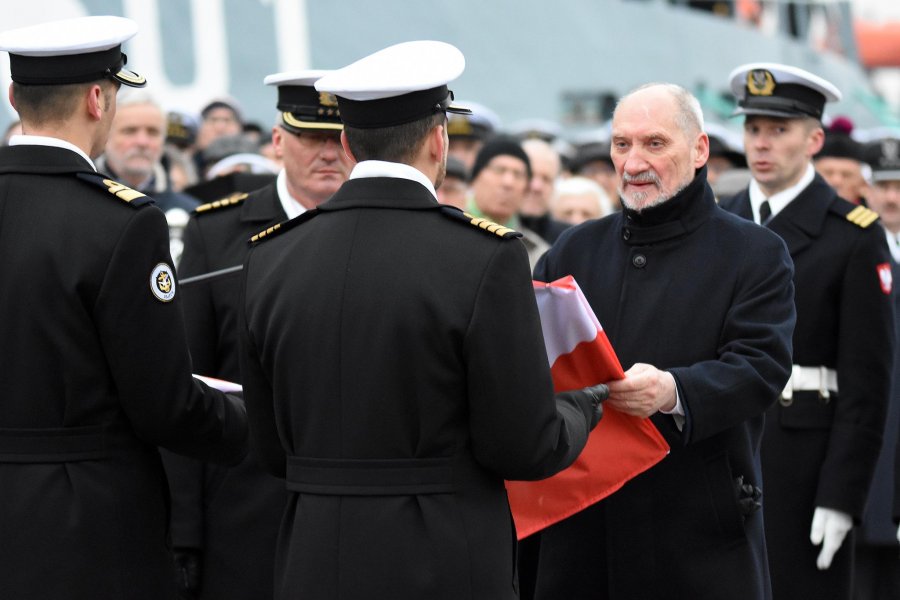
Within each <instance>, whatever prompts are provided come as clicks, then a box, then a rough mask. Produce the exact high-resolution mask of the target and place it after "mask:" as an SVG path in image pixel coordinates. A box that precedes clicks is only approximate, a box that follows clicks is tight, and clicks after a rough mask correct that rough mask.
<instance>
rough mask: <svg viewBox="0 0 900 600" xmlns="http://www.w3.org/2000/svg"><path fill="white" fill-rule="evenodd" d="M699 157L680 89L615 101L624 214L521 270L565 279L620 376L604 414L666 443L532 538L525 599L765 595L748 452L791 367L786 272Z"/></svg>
mask: <svg viewBox="0 0 900 600" xmlns="http://www.w3.org/2000/svg"><path fill="white" fill-rule="evenodd" d="M708 154H709V139H708V137H707V135H706V134H705V133H704V132H703V115H702V112H701V110H700V106H699V103H698V102H697V100H696V99H695V98H694V97H693V96H692V95H691V94H690V93H689V92H687V91H686V90H684V89H683V88H680V87H678V86H675V85H670V84H649V85H647V86H643V87H641V88H638V89H637V90H635V91H633V92H631V93H630V94H628V95H626V96H625V97H624V98H623V99H622V100H621V101H620V103H619V105H618V106H617V108H616V111H615V114H614V116H613V123H612V151H611V155H612V160H613V162H614V164H615V169H616V177H617V180H618V188H619V193H620V196H621V199H622V204H623V206H624V210H623V211H622V212H621V213H616V214H613V215H610V216H607V217H605V218H603V219H600V220H597V221H589V222H587V223H585V224H582V225H579V226H576V227H573V228H572V229H569V230H568V231H566V232H565V233H563V234H562V236H560V238H559V240H558V241H557V242H556V244H555V245H554V246H553V247H552V248H551V249H550V250H549V251H548V252H547V254H545V255H544V257H543V258H542V259H541V260H540V261H539V263H538V265H537V267H536V269H535V274H534V275H535V279H537V280H541V281H553V280H555V279H557V278H559V277H562V276H564V275H568V274H571V275H573V276H574V277H575V279H576V280H577V281H578V283H579V285H580V286H581V288H582V290H583V291H584V294H585V296H586V297H587V299H588V301H589V302H590V304H591V307H592V308H593V309H594V312H595V313H596V315H597V317H598V318H599V320H600V322H601V323H602V324H603V327H604V330H605V331H606V333H607V335H608V336H609V339H610V341H611V342H612V345H613V347H614V349H615V350H616V353H617V355H618V357H619V359H620V361H621V362H622V365H623V366H624V367H626V368H627V371H626V373H625V378H624V379H623V380H620V381H611V382H607V383H608V385H609V389H610V397H609V400H607V402H606V405H607V406H608V407H610V409H612V410H618V411H621V412H624V413H626V414H629V415H634V416H637V417H640V418H649V419H651V420H652V421H653V423H654V424H655V426H656V427H657V428H658V429H659V431H660V432H661V433H662V434H663V435H664V437H665V438H666V440H667V441H668V443H669V445H670V446H671V453H670V454H669V456H667V457H666V458H665V459H664V460H663V461H662V462H660V463H659V464H657V465H656V466H654V467H653V468H651V469H650V470H648V471H646V472H644V473H642V474H641V475H638V476H637V477H635V478H634V479H632V480H630V481H629V482H628V483H626V484H625V485H624V486H623V487H622V488H621V489H620V490H619V491H617V492H615V493H614V494H613V495H611V496H609V497H608V498H606V499H605V500H603V501H601V502H599V503H598V504H595V505H593V506H590V507H588V508H586V509H585V510H583V511H581V512H580V513H577V514H575V515H573V516H572V517H570V518H568V519H566V520H564V521H562V522H561V523H559V524H557V525H554V526H552V527H550V528H549V529H547V530H545V531H544V532H543V533H542V534H541V535H542V539H541V548H540V556H539V561H538V567H537V573H536V585H535V597H536V598H539V599H546V598H571V599H579V598H609V599H613V600H621V599H661V598H692V599H695V600H703V599H710V600H712V599H721V598H730V599H739V600H762V599H767V598H771V592H770V586H769V577H768V571H767V569H766V547H765V537H764V534H763V522H762V512H761V511H760V508H761V504H762V502H763V498H762V491H761V488H762V481H761V474H760V458H759V443H760V436H761V434H762V427H763V413H764V412H765V410H766V407H768V406H769V405H771V404H772V403H773V402H774V401H775V399H776V398H777V397H778V394H779V392H780V391H781V390H782V389H783V387H784V384H785V383H786V382H787V379H788V376H789V374H790V365H791V333H792V331H793V328H794V322H795V312H794V305H793V285H792V283H791V275H792V267H791V261H790V257H789V256H788V253H787V250H786V248H785V246H784V243H783V242H782V241H781V240H780V239H779V238H778V236H776V235H774V234H772V233H771V232H769V231H767V230H765V229H763V228H761V227H758V226H756V225H754V224H752V223H748V222H746V221H743V220H741V219H739V218H735V216H733V215H730V214H728V213H726V212H725V211H723V210H721V209H719V208H718V206H717V205H716V202H715V199H714V197H713V193H712V190H711V189H710V187H709V185H708V184H707V182H706V167H705V165H706V160H707V157H708ZM523 576H525V575H524V574H523Z"/></svg>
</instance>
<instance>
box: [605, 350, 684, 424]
mask: <svg viewBox="0 0 900 600" xmlns="http://www.w3.org/2000/svg"><path fill="white" fill-rule="evenodd" d="M607 385H608V386H609V399H608V400H607V401H606V404H607V405H609V406H612V407H613V408H615V409H616V410H618V411H620V412H623V413H625V414H629V415H634V416H636V417H642V418H646V417H649V416H650V415H653V414H655V413H657V412H659V411H660V409H663V410H672V409H673V408H675V398H676V396H675V379H674V378H673V377H672V375H671V374H670V373H667V372H666V371H660V370H659V369H657V368H656V367H654V366H653V365H648V364H644V363H637V364H635V365H634V366H633V367H631V368H630V369H628V370H627V371H625V379H619V380H616V381H610V382H607Z"/></svg>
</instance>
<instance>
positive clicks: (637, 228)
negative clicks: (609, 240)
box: [621, 167, 716, 245]
mask: <svg viewBox="0 0 900 600" xmlns="http://www.w3.org/2000/svg"><path fill="white" fill-rule="evenodd" d="M715 209H716V200H715V196H713V192H712V189H710V187H709V185H708V184H707V183H706V167H703V168H702V169H700V170H699V171H697V174H696V175H695V176H694V179H693V181H691V183H689V184H688V186H687V187H686V188H684V189H683V190H681V191H680V192H679V193H677V194H676V195H675V196H673V197H672V198H670V199H669V200H667V201H665V202H663V203H662V204H659V205H657V206H654V207H652V208H648V209H646V210H643V211H641V212H639V213H638V212H636V211H633V210H631V209H628V208H625V209H623V211H622V221H621V222H622V239H623V240H625V243H626V244H629V245H642V244H653V243H656V242H662V241H665V240H669V239H673V238H677V237H680V236H683V235H686V234H688V233H690V232H692V231H694V230H695V229H697V228H698V227H700V225H702V224H703V223H704V222H706V220H707V219H709V218H710V216H712V214H713V211H714V210H715Z"/></svg>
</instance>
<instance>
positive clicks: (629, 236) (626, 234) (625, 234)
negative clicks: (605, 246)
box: [622, 228, 631, 241]
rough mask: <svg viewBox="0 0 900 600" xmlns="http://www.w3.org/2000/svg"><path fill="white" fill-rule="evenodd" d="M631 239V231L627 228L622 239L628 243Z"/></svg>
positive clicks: (623, 231)
mask: <svg viewBox="0 0 900 600" xmlns="http://www.w3.org/2000/svg"><path fill="white" fill-rule="evenodd" d="M630 238H631V230H630V229H628V228H626V229H623V230H622V239H623V240H625V241H628V240H629V239H630Z"/></svg>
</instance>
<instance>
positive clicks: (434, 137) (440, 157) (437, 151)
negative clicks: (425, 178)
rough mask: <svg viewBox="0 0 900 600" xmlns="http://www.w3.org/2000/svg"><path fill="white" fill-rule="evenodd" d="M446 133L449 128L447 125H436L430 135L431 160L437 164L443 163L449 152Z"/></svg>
mask: <svg viewBox="0 0 900 600" xmlns="http://www.w3.org/2000/svg"><path fill="white" fill-rule="evenodd" d="M446 131H447V127H446V126H445V125H436V126H435V127H432V129H431V132H430V133H429V134H428V144H429V150H430V151H431V158H432V159H433V160H434V161H435V162H437V163H443V161H444V154H446V152H447V145H448V144H449V142H448V141H447V139H446V138H447V136H446Z"/></svg>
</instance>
